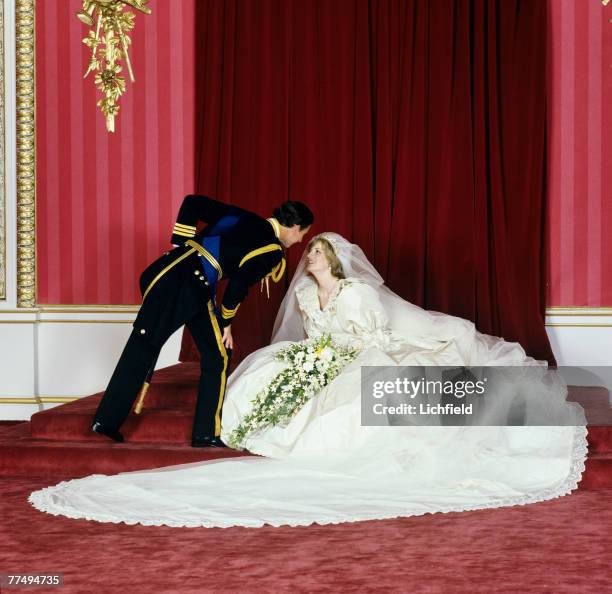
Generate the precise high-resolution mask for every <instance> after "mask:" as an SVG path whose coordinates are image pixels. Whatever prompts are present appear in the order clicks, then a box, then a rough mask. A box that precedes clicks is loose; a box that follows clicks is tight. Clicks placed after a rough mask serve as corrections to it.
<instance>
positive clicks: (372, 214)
mask: <svg viewBox="0 0 612 594" xmlns="http://www.w3.org/2000/svg"><path fill="white" fill-rule="evenodd" d="M196 18H197V22H196V31H197V32H198V33H197V47H196V80H197V90H196V92H197V97H196V105H197V116H196V117H197V134H198V137H199V139H200V142H199V149H198V154H197V155H196V167H197V171H196V179H197V187H196V190H197V191H198V192H200V193H204V194H209V195H212V196H216V197H218V198H219V199H221V200H224V201H227V202H230V203H233V204H237V205H239V206H243V207H245V208H249V209H251V210H254V211H256V212H258V213H260V214H262V215H264V216H269V215H270V214H271V211H272V209H273V208H274V206H276V205H278V204H279V203H280V202H282V201H284V200H286V199H288V198H291V199H296V200H302V201H304V202H306V203H307V204H308V205H309V206H310V207H311V208H312V210H313V211H314V213H315V216H316V222H315V226H314V228H313V232H320V231H324V230H333V231H336V232H338V233H341V234H342V235H345V236H346V237H347V238H349V239H350V240H351V241H353V242H356V243H358V244H360V245H361V246H362V248H363V249H364V251H365V252H366V254H367V255H368V257H369V258H370V259H371V260H372V262H373V263H374V264H375V265H376V267H377V268H378V269H379V271H380V272H381V274H382V275H383V277H384V278H385V279H386V281H387V284H388V285H389V286H390V287H391V288H392V289H393V290H394V291H396V292H397V293H399V294H400V295H401V296H402V297H404V298H406V299H408V300H409V301H412V302H413V303H417V304H418V305H421V306H423V307H426V308H427V309H433V310H438V311H443V312H446V313H450V314H453V315H457V316H461V317H464V318H467V319H470V320H473V321H474V322H475V323H476V325H477V327H478V329H479V330H481V331H482V332H485V333H487V334H494V335H497V336H503V337H504V338H506V339H507V340H512V341H518V342H520V343H521V344H522V345H523V346H524V347H525V349H526V350H527V352H528V353H529V354H530V355H532V356H534V357H537V358H539V359H547V360H548V361H549V362H551V363H554V358H553V355H552V351H551V348H550V344H549V341H548V338H547V335H546V332H545V328H544V307H545V303H544V297H543V296H544V282H545V280H544V279H545V271H544V245H545V244H544V241H545V237H544V232H545V231H544V229H545V227H544V213H545V207H546V203H545V191H546V188H545V173H546V146H545V136H546V128H545V126H546V76H545V64H546V35H547V26H546V18H547V15H546V3H545V2H525V1H523V0H503V1H502V0H500V1H494V0H437V1H436V2H431V1H428V0H402V1H400V0H385V1H382V0H378V1H377V0H370V1H366V0H354V1H350V0H303V1H299V0H258V1H254V0H227V1H225V2H217V1H215V0H201V1H200V2H198V3H197V15H196ZM301 250H302V246H296V247H294V248H292V249H291V250H290V251H289V254H290V258H289V261H290V266H289V275H290V274H291V272H292V270H293V268H294V267H295V264H296V262H297V260H298V258H299V255H300V253H301ZM288 278H289V276H288V277H286V278H285V279H284V281H283V282H282V283H281V286H280V287H274V289H273V290H272V292H271V293H272V294H271V297H270V299H269V300H268V299H267V298H266V297H265V294H264V295H262V294H260V293H259V289H257V288H254V289H252V290H251V293H250V294H249V296H248V298H247V299H246V300H245V302H244V304H243V305H242V306H241V308H240V314H239V315H238V317H237V320H236V322H235V323H234V325H233V331H234V336H235V341H236V343H237V348H236V353H235V355H236V360H239V359H240V358H242V357H243V356H244V355H245V354H247V353H248V352H250V351H252V350H253V349H255V348H258V347H260V346H262V345H264V344H267V342H268V341H269V336H270V331H271V327H272V322H273V320H274V316H275V314H276V311H277V308H278V305H279V303H280V300H281V299H282V296H283V290H284V288H286V284H287V279H288ZM181 358H182V360H188V359H193V358H197V353H196V352H195V349H194V347H193V345H192V343H191V342H190V340H189V338H188V336H187V335H186V337H185V338H184V340H183V349H182V352H181Z"/></svg>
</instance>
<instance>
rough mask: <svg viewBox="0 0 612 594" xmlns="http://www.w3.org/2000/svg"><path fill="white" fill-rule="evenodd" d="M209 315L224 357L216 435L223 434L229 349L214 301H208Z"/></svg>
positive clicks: (216, 418) (216, 416)
mask: <svg viewBox="0 0 612 594" xmlns="http://www.w3.org/2000/svg"><path fill="white" fill-rule="evenodd" d="M208 315H209V316H210V322H211V324H212V327H213V330H214V331H215V338H216V339H217V346H218V347H219V352H220V353H221V356H222V357H223V371H222V372H221V385H220V386H219V399H218V401H217V410H216V411H215V437H219V436H220V435H221V406H222V405H223V397H224V396H225V375H226V373H227V351H226V350H225V345H224V344H223V337H222V336H221V329H220V328H219V322H218V321H217V316H216V315H215V311H214V309H213V304H212V301H209V302H208Z"/></svg>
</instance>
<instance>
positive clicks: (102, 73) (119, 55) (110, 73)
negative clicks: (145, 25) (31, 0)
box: [76, 0, 151, 132]
mask: <svg viewBox="0 0 612 594" xmlns="http://www.w3.org/2000/svg"><path fill="white" fill-rule="evenodd" d="M148 1H149V0H83V10H81V11H80V12H77V15H76V16H77V18H78V19H79V20H80V21H82V22H83V23H85V24H86V25H88V26H89V27H92V29H91V30H90V31H89V33H88V35H87V37H85V39H83V43H84V44H85V45H86V46H87V47H88V48H90V49H91V57H90V59H89V66H88V68H87V72H85V75H84V76H83V78H86V77H87V76H88V75H89V73H90V72H95V73H96V76H95V84H96V87H98V89H100V91H101V92H102V99H100V100H99V101H98V104H97V105H98V107H99V108H100V110H101V111H102V113H103V114H104V117H105V118H106V129H107V131H108V132H114V131H115V117H116V116H117V115H118V114H119V103H118V102H119V98H120V97H121V95H123V93H125V89H126V84H125V78H124V77H123V76H121V74H120V73H121V72H122V70H123V68H122V67H121V64H120V62H121V60H122V59H123V60H125V64H126V66H127V70H128V74H129V76H130V81H132V82H135V79H134V72H133V70H132V63H131V62H130V55H129V51H128V49H129V45H130V43H131V40H130V38H129V37H128V36H127V35H126V33H129V32H130V31H131V30H132V29H133V28H134V19H135V18H136V13H134V12H132V9H135V10H138V11H140V12H143V13H144V14H151V9H150V8H148V7H147V6H146V4H147V2H148ZM94 25H95V26H94Z"/></svg>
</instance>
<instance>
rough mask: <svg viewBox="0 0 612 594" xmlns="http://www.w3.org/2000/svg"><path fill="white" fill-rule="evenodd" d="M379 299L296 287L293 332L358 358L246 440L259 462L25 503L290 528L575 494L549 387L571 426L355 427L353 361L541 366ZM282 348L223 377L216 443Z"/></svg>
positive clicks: (109, 482)
mask: <svg viewBox="0 0 612 594" xmlns="http://www.w3.org/2000/svg"><path fill="white" fill-rule="evenodd" d="M379 294H380V293H379V292H377V290H376V289H375V288H373V287H372V286H371V285H368V284H367V283H365V282H363V281H362V280H360V279H354V278H348V279H343V280H340V281H339V282H338V284H337V286H336V289H335V291H334V293H333V294H332V296H331V297H330V300H329V302H328V304H327V305H326V307H324V308H323V309H321V308H320V306H319V301H318V297H317V292H316V286H315V285H314V283H313V282H303V283H301V286H300V287H299V288H298V290H296V291H295V296H296V298H297V304H298V307H299V310H300V313H301V316H302V322H303V331H305V332H304V337H306V336H307V337H314V336H320V335H321V334H323V333H330V334H331V335H332V338H333V339H334V340H335V341H337V342H341V343H344V344H349V345H351V346H353V347H355V348H357V349H359V355H358V357H357V358H356V359H355V360H354V361H353V362H352V363H350V364H349V365H348V366H347V367H345V369H344V370H343V371H342V372H341V373H340V374H339V375H338V376H337V377H336V379H334V380H333V381H332V382H331V383H330V384H329V385H328V386H327V387H326V388H324V389H323V390H322V391H321V392H320V393H319V394H318V395H317V396H316V397H314V398H313V399H312V400H310V401H309V402H307V403H306V405H305V406H304V407H303V408H302V409H301V410H300V411H299V412H298V413H297V414H296V415H295V416H294V417H293V418H292V419H291V421H290V422H289V424H288V425H287V426H286V427H272V428H268V429H265V430H262V431H260V432H259V433H257V434H255V435H252V436H250V437H248V438H247V440H246V442H245V444H246V447H247V449H248V450H250V451H251V452H253V453H256V454H261V455H262V456H265V457H264V458H261V457H252V456H251V457H246V456H245V457H241V458H234V459H228V460H220V461H213V462H204V463H194V464H186V465H181V466H174V467H168V468H161V469H155V470H149V471H142V472H126V473H121V474H118V475H113V476H105V475H93V476H89V477H86V478H83V479H76V480H71V481H67V482H63V483H60V484H59V485H57V486H53V487H49V488H46V489H42V490H40V491H36V492H34V493H32V494H31V495H30V499H29V500H30V502H31V503H32V504H33V505H34V506H35V507H36V508H38V509H39V510H42V511H45V512H49V513H51V514H61V515H65V516H68V517H71V518H86V519H90V520H98V521H101V522H125V523H126V524H136V523H139V524H145V525H162V524H163V525H168V526H192V527H195V526H206V527H215V526H216V527H229V526H250V527H256V526H262V525H264V524H270V525H273V526H280V525H291V526H297V525H308V524H311V523H319V524H328V523H339V522H347V521H357V520H369V519H377V518H393V517H401V516H412V515H420V514H425V513H434V512H452V511H463V510H471V509H479V508H491V507H501V506H509V505H519V504H527V503H533V502H536V501H542V500H546V499H551V498H554V497H559V496H562V495H566V494H568V493H570V492H571V491H572V490H574V489H575V488H576V486H577V484H578V482H579V481H580V478H581V474H582V472H583V470H584V460H585V457H586V451H587V444H586V428H585V427H584V417H583V414H582V413H583V411H582V409H581V408H580V407H579V406H577V405H575V404H571V403H566V402H565V396H566V389H565V386H563V385H560V384H555V383H553V384H552V385H551V386H549V388H548V389H547V390H546V391H545V393H542V394H539V395H537V396H536V397H538V398H543V399H547V401H548V406H549V407H551V408H554V407H556V408H558V409H562V410H563V411H564V412H566V413H567V414H568V415H569V416H570V417H571V416H572V415H574V417H575V419H576V424H575V425H567V426H548V427H545V426H535V427H528V426H525V427H516V426H515V427H500V426H482V427H474V426H470V427H450V426H417V425H415V426H402V427H389V426H387V427H363V426H361V395H360V380H361V377H360V368H361V366H363V365H402V366H403V365H458V366H468V365H469V366H484V365H528V366H538V365H540V363H539V362H537V361H535V360H533V359H531V358H529V357H527V356H526V355H525V352H524V351H523V349H522V348H521V346H520V345H518V344H517V343H509V342H505V341H504V340H503V339H499V338H495V337H491V336H486V335H483V334H480V333H478V332H477V331H476V330H475V328H474V325H473V324H472V323H470V322H468V321H466V320H462V319H459V318H455V317H452V316H446V315H444V314H436V313H433V312H425V311H424V310H421V309H420V308H417V307H416V306H413V305H410V304H407V303H406V302H403V304H402V303H399V301H396V302H395V305H393V304H391V305H390V304H389V303H387V304H386V307H383V305H382V301H381V299H379ZM396 297H397V296H396ZM397 299H399V298H397ZM393 307H400V308H402V309H405V310H406V311H405V312H404V313H403V314H402V315H404V314H405V319H404V322H405V323H402V319H401V316H398V315H396V314H397V313H398V312H389V309H388V308H393ZM390 313H392V316H393V320H394V324H393V325H392V329H389V317H390V315H389V314H390ZM426 330H427V332H426ZM287 344H289V343H288V342H286V341H281V342H276V343H273V344H272V345H270V346H268V347H265V348H263V349H260V350H259V351H256V352H255V353H253V354H251V355H250V356H249V357H248V358H247V359H245V360H244V361H243V362H242V363H241V364H240V365H239V367H238V368H237V369H236V371H235V372H234V373H233V374H232V376H231V377H230V379H229V382H228V389H227V395H226V399H225V403H224V406H223V430H222V437H223V438H224V439H225V440H227V439H228V438H229V435H230V433H231V432H232V430H233V429H234V428H235V427H236V426H237V425H238V424H239V423H240V421H241V420H242V419H243V417H244V416H245V414H247V413H248V412H249V410H250V408H251V400H252V399H253V398H254V397H255V395H256V394H257V393H258V392H259V391H260V390H261V389H262V388H264V387H265V385H266V384H267V383H268V382H269V381H270V379H271V378H272V377H273V376H274V375H275V374H277V373H278V372H279V371H280V370H282V369H283V368H284V366H285V365H286V363H283V362H279V361H277V360H275V358H274V355H275V353H276V352H277V351H278V350H279V349H281V348H283V347H284V346H286V345H287Z"/></svg>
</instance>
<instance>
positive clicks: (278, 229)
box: [266, 217, 280, 241]
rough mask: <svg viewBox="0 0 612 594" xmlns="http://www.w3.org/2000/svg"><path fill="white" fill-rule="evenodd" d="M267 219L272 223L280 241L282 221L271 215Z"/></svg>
mask: <svg viewBox="0 0 612 594" xmlns="http://www.w3.org/2000/svg"><path fill="white" fill-rule="evenodd" d="M266 221H268V223H270V225H272V229H274V235H276V239H278V240H279V241H280V223H279V222H278V221H277V220H276V219H275V218H274V217H270V218H269V219H266Z"/></svg>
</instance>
